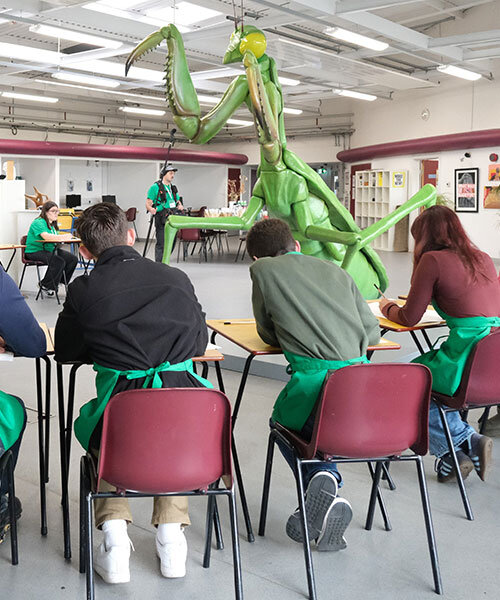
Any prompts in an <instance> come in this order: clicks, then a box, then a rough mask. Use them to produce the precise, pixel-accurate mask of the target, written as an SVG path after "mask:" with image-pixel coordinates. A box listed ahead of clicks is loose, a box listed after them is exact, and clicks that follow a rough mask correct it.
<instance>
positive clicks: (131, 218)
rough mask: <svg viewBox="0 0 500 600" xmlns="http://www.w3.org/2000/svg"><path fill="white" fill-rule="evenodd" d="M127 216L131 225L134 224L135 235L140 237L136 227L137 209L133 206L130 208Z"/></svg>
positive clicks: (126, 213)
mask: <svg viewBox="0 0 500 600" xmlns="http://www.w3.org/2000/svg"><path fill="white" fill-rule="evenodd" d="M125 216H126V217H127V221H128V222H129V223H132V224H133V226H134V229H135V234H136V235H138V233H137V227H136V226H135V219H136V217H137V208H135V206H131V207H130V208H128V209H127V210H126V211H125Z"/></svg>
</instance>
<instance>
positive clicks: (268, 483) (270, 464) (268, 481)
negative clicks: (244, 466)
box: [259, 432, 274, 536]
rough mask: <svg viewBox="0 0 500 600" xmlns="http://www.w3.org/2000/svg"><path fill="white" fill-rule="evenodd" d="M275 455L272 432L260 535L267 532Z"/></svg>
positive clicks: (265, 476) (263, 492)
mask: <svg viewBox="0 0 500 600" xmlns="http://www.w3.org/2000/svg"><path fill="white" fill-rule="evenodd" d="M273 457H274V436H273V433H272V432H271V433H270V434H269V441H268V444H267V456H266V470H265V473H264V486H263V488H262V501H261V505H260V519H259V535H260V536H264V535H265V533H266V519H267V506H268V503H269V489H270V486H271V472H272V469H273Z"/></svg>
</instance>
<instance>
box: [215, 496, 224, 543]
mask: <svg viewBox="0 0 500 600" xmlns="http://www.w3.org/2000/svg"><path fill="white" fill-rule="evenodd" d="M214 528H215V544H216V546H215V547H216V548H217V550H224V538H223V537H222V528H221V526H220V517H219V508H218V507H217V497H216V498H215V501H214Z"/></svg>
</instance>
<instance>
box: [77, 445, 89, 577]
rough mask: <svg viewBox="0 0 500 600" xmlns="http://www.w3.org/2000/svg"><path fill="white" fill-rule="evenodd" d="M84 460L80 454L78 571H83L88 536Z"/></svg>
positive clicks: (86, 487) (87, 482)
mask: <svg viewBox="0 0 500 600" xmlns="http://www.w3.org/2000/svg"><path fill="white" fill-rule="evenodd" d="M86 460H87V459H86V457H85V456H82V458H81V460H80V565H79V569H80V573H85V567H86V564H85V563H86V560H85V557H86V540H87V537H88V533H87V519H86V506H85V498H86V497H87V494H88V493H89V491H90V481H89V478H88V474H87V469H86Z"/></svg>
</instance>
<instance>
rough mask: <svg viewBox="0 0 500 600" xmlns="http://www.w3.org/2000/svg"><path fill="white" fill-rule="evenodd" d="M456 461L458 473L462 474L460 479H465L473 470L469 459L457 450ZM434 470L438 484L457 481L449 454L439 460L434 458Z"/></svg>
mask: <svg viewBox="0 0 500 600" xmlns="http://www.w3.org/2000/svg"><path fill="white" fill-rule="evenodd" d="M457 460H458V466H459V468H460V473H462V479H467V477H468V476H469V473H470V472H471V471H472V470H473V469H474V465H473V463H472V461H471V459H470V458H469V457H468V456H467V454H465V453H464V452H462V451H461V450H457ZM434 470H435V471H436V473H437V478H438V481H439V483H447V482H448V481H456V479H457V477H456V475H455V469H454V468H453V461H452V459H451V454H450V453H449V452H447V453H446V454H445V455H444V456H442V457H441V458H439V459H437V458H436V463H435V465H434Z"/></svg>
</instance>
